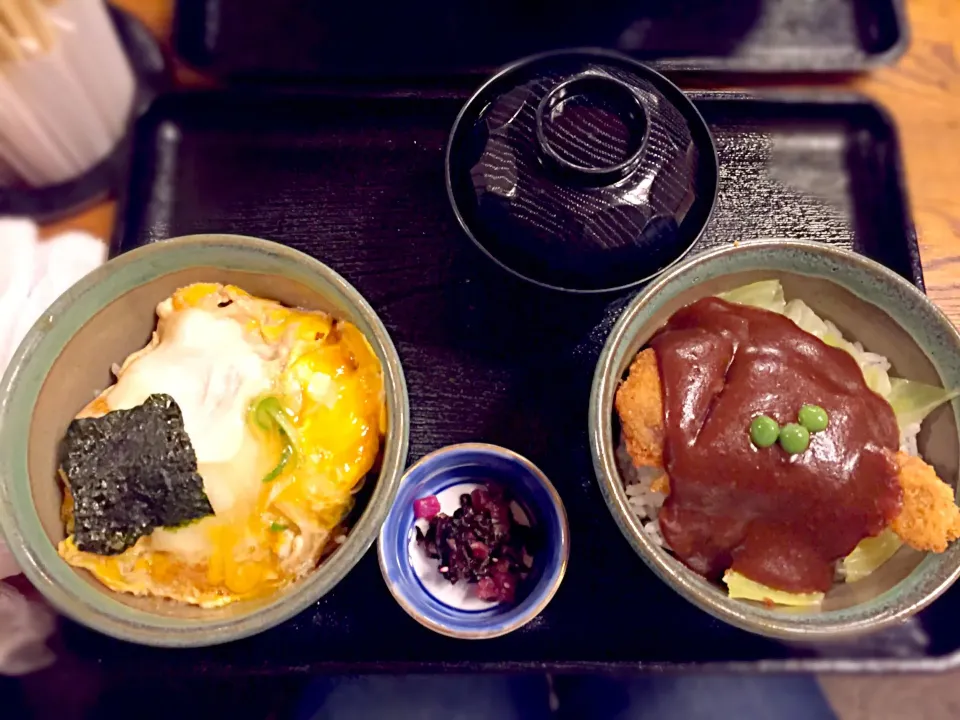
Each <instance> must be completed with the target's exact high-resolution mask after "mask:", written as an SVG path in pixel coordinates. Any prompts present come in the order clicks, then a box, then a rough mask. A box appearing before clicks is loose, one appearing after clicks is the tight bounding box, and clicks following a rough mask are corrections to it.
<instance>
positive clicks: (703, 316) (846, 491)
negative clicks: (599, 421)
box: [650, 297, 901, 592]
mask: <svg viewBox="0 0 960 720" xmlns="http://www.w3.org/2000/svg"><path fill="white" fill-rule="evenodd" d="M650 345H651V346H652V347H653V349H654V351H655V353H656V356H657V361H658V364H659V367H660V375H661V379H662V383H661V384H662V387H663V404H664V414H665V425H664V427H665V433H666V437H665V443H664V463H665V465H666V469H667V473H668V474H669V477H670V494H669V496H668V497H667V500H666V502H665V503H664V506H663V509H662V510H661V512H660V525H661V528H662V530H663V536H664V538H665V539H666V541H667V543H668V544H669V545H670V547H671V549H672V550H673V551H674V552H675V553H676V555H677V556H678V557H679V558H680V559H681V560H682V561H683V562H684V563H686V564H687V565H688V566H689V567H691V568H692V569H693V570H695V571H697V572H699V573H701V574H703V575H704V576H706V577H708V578H711V579H716V578H719V577H720V576H721V575H722V573H723V571H724V570H725V569H727V568H730V567H732V568H733V569H734V570H736V571H737V572H740V573H741V574H743V575H745V576H747V577H748V578H750V579H751V580H755V581H756V582H759V583H762V584H764V585H767V586H768V587H772V588H776V589H779V590H785V591H788V592H814V591H826V590H829V589H830V586H831V585H832V583H833V576H834V563H835V562H836V561H837V560H838V559H839V558H842V557H844V556H845V555H847V554H849V553H850V551H851V550H853V548H854V547H855V546H856V545H857V543H858V542H860V540H862V539H863V538H865V537H869V536H872V535H876V534H877V533H879V532H880V531H881V530H882V529H883V528H885V527H886V526H887V525H888V524H889V523H890V521H891V520H892V519H893V518H894V517H895V516H896V514H897V513H898V511H899V509H900V503H901V490H900V486H899V484H898V481H897V466H896V463H895V460H894V453H895V452H896V450H897V447H898V445H899V431H898V429H897V421H896V418H895V416H894V414H893V410H892V409H891V407H890V405H889V404H888V403H887V401H886V400H884V399H883V398H881V397H880V396H879V395H877V394H876V393H874V392H873V391H871V390H870V389H869V388H868V387H867V385H866V383H865V381H864V378H863V374H862V372H861V371H860V368H859V367H858V365H857V363H856V361H854V359H853V358H852V357H851V356H850V355H849V354H848V353H846V352H844V351H843V350H840V349H838V348H833V347H830V346H828V345H826V344H825V343H824V342H822V341H821V340H819V339H818V338H816V337H814V336H813V335H810V334H809V333H807V332H805V331H803V330H801V329H800V328H799V327H798V326H797V325H795V324H794V323H793V321H791V320H790V319H788V318H786V317H784V316H782V315H778V314H776V313H773V312H769V311H767V310H759V309H756V308H750V307H745V306H742V305H734V304H731V303H728V302H726V301H724V300H721V299H719V298H712V297H711V298H704V299H702V300H699V301H697V302H695V303H693V304H691V305H688V306H687V307H685V308H683V309H681V310H679V311H678V312H676V313H675V314H674V315H673V316H672V317H671V318H670V320H669V322H668V323H667V325H666V326H665V327H664V328H663V329H662V330H661V331H660V332H659V333H658V334H657V335H656V336H655V337H654V338H653V339H652V340H651V343H650ZM804 404H813V405H819V406H821V407H823V408H824V409H825V410H826V411H827V414H828V416H829V425H828V426H827V428H826V430H823V431H821V432H817V433H811V436H810V445H809V447H808V448H807V449H806V450H805V451H804V452H803V453H800V454H797V455H789V454H788V453H787V452H786V451H785V450H784V449H783V448H782V447H780V445H779V444H774V445H773V446H771V447H768V448H763V449H760V448H757V447H756V446H754V445H753V443H752V442H751V440H750V432H749V426H750V423H751V421H752V420H753V418H755V417H756V416H758V415H768V416H770V417H772V418H773V419H774V420H776V421H777V422H778V423H779V424H780V425H781V426H783V425H784V424H786V423H791V422H797V412H798V411H799V410H800V407H801V406H802V405H804Z"/></svg>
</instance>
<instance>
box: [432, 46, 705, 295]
mask: <svg viewBox="0 0 960 720" xmlns="http://www.w3.org/2000/svg"><path fill="white" fill-rule="evenodd" d="M576 55H583V56H590V57H593V58H595V59H597V60H603V59H606V60H608V61H615V62H618V63H622V64H625V65H627V66H629V67H631V68H633V70H634V71H635V72H637V73H638V74H640V75H642V76H643V77H645V78H647V79H650V78H653V79H655V80H656V81H657V82H658V83H662V84H663V86H664V88H666V90H667V91H669V92H671V93H673V94H675V95H677V97H678V98H679V99H680V101H681V102H682V103H683V104H684V105H685V106H686V109H687V111H688V112H689V113H690V115H689V117H690V119H692V120H695V121H696V122H697V123H698V127H697V130H700V131H702V132H703V133H704V136H705V137H706V139H707V141H708V142H707V145H708V146H709V150H710V151H709V153H708V154H707V153H705V154H706V155H707V157H706V159H707V160H708V161H709V162H710V163H712V165H711V174H712V180H713V193H712V196H711V197H710V198H709V202H710V206H709V208H708V209H707V213H706V215H705V216H704V218H703V222H702V223H701V225H700V227H699V228H698V229H697V231H696V232H695V233H693V235H692V236H691V239H690V242H688V243H687V246H686V247H685V248H684V249H683V250H682V251H681V252H680V253H679V254H678V255H677V256H676V257H675V258H674V259H673V260H672V261H670V263H668V264H667V265H666V266H665V267H664V268H662V269H661V270H658V271H657V272H655V273H652V274H650V275H647V276H645V277H641V278H638V279H636V280H632V281H630V282H628V283H623V284H620V285H614V286H610V287H603V288H573V287H565V286H563V285H553V284H551V283H547V282H543V281H541V280H536V279H534V278H532V277H529V276H528V275H524V274H523V273H521V272H519V271H518V270H515V269H514V268H512V267H510V266H509V265H508V264H506V263H505V262H503V261H502V260H500V259H499V258H498V257H496V256H495V255H494V254H493V253H492V252H490V250H488V249H487V247H486V246H485V245H484V244H483V243H481V242H480V240H479V239H477V237H476V235H475V234H474V232H473V230H472V229H471V228H470V223H469V222H468V221H467V219H466V217H464V215H463V213H462V212H461V211H460V204H459V203H458V202H457V198H456V196H455V193H454V188H453V176H452V174H451V165H452V162H451V160H452V156H453V146H454V140H455V139H456V137H457V135H458V134H459V133H460V132H461V127H462V125H463V122H464V119H465V118H466V117H467V116H468V115H469V114H470V112H471V111H472V109H473V106H474V105H475V104H476V103H477V102H478V100H479V99H480V98H481V97H483V95H484V93H486V92H487V90H488V89H489V88H490V87H492V86H493V85H495V84H496V83H498V82H500V81H501V80H502V79H503V78H504V77H506V76H508V75H510V73H513V72H516V71H517V70H520V69H522V68H523V67H525V66H527V65H532V64H534V63H538V62H541V61H543V60H549V59H551V58H555V57H572V56H576ZM703 149H704V150H705V149H706V148H703ZM443 180H444V185H445V187H446V191H447V202H449V203H450V208H451V209H452V210H453V214H454V216H455V217H456V219H457V224H458V225H459V226H460V229H461V230H462V231H463V234H464V235H466V236H467V238H469V240H470V242H471V243H473V245H474V246H475V247H476V248H477V249H478V250H480V252H481V253H483V254H484V255H485V256H486V257H487V258H489V259H490V260H491V261H493V262H494V263H495V264H496V265H497V266H498V267H499V268H501V269H502V270H505V271H506V272H508V273H510V274H511V275H512V276H513V277H515V278H519V279H520V280H523V281H524V282H528V283H532V284H533V285H536V286H538V287H541V288H546V289H548V290H555V291H558V292H564V293H571V294H574V295H600V294H603V293H616V292H621V291H623V290H628V289H630V288H633V287H637V286H638V285H642V284H643V283H646V282H649V281H650V280H652V279H653V278H656V277H659V276H661V275H663V273H665V272H667V271H668V270H670V269H671V268H673V267H676V266H677V265H678V264H680V263H681V262H683V259H684V258H685V257H686V256H687V255H688V254H689V253H690V251H691V250H692V249H693V248H694V246H695V245H696V244H697V243H698V242H699V240H700V238H701V237H703V233H704V232H705V231H706V229H707V226H708V225H709V224H710V220H711V219H712V218H713V215H714V213H715V212H716V209H717V202H718V200H719V198H720V156H719V154H718V151H717V141H716V139H715V138H714V137H713V132H712V131H711V130H710V126H709V125H708V124H707V121H706V119H705V118H704V117H703V114H702V113H701V112H700V109H699V108H698V107H697V105H696V103H694V101H693V99H692V98H691V97H690V95H689V94H688V93H686V92H684V91H683V90H682V89H681V88H680V86H679V85H677V84H676V83H675V82H673V81H672V80H670V78H668V77H667V76H666V75H664V74H663V73H661V72H659V71H657V70H654V69H653V68H652V67H650V66H649V65H647V64H645V63H642V62H640V61H639V60H637V59H636V58H632V57H630V56H629V55H626V54H624V53H621V52H618V51H616V50H608V49H605V48H600V47H589V46H586V47H572V48H566V49H560V50H547V51H545V52H540V53H535V54H533V55H527V56H525V57H522V58H519V59H517V60H514V61H513V62H510V63H508V64H506V65H503V66H501V67H500V68H498V69H497V70H496V71H494V73H493V74H492V75H491V76H490V77H488V78H487V79H486V80H484V82H483V84H482V85H480V87H478V88H477V89H476V90H475V91H474V92H473V93H471V94H470V97H469V98H467V100H465V101H464V103H463V105H462V106H461V107H460V110H459V111H458V112H457V117H456V119H455V120H454V121H453V125H452V126H451V127H450V133H449V134H448V135H447V143H446V147H445V148H444V152H443Z"/></svg>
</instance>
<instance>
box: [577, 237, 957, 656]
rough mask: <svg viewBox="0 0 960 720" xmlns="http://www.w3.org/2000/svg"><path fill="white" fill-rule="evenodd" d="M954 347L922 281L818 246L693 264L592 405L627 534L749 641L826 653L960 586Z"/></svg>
mask: <svg viewBox="0 0 960 720" xmlns="http://www.w3.org/2000/svg"><path fill="white" fill-rule="evenodd" d="M958 390H960V335H958V334H957V331H956V330H955V329H954V327H953V326H952V325H951V324H950V322H949V321H948V320H947V319H946V317H944V315H943V314H942V313H940V311H939V310H937V309H936V307H935V306H934V305H933V304H932V303H931V302H930V301H929V300H928V299H927V298H926V297H925V296H924V295H923V294H922V293H920V292H919V291H918V290H916V289H915V288H914V287H913V286H912V285H910V284H909V283H907V282H906V281H905V280H903V279H901V278H900V277H899V276H897V275H896V274H894V273H893V272H891V271H889V270H887V269H886V268H883V267H882V266H880V265H878V264H876V263H874V262H872V261H870V260H868V259H865V258H863V257H861V256H858V255H854V254H852V253H847V252H844V251H841V250H837V249H833V248H830V247H827V246H824V245H820V244H815V243H803V242H789V241H764V242H755V243H745V244H743V245H741V246H739V247H729V248H725V249H722V250H719V251H714V252H711V253H706V254H704V255H701V256H699V257H697V258H695V259H693V260H691V261H689V262H687V263H685V264H684V265H682V266H680V267H678V268H677V269H676V270H673V271H671V272H670V273H668V274H667V275H666V276H664V277H663V278H662V279H661V280H660V281H658V282H657V283H655V284H654V285H653V286H651V287H650V288H649V289H648V290H647V291H645V292H644V293H642V294H641V295H640V296H638V297H637V298H635V299H634V300H633V302H632V303H631V305H630V306H629V307H628V308H627V309H626V310H625V312H624V314H623V315H622V317H621V318H620V320H619V321H618V323H617V325H616V327H615V328H614V330H613V331H612V333H611V335H610V337H609V339H608V341H607V345H606V347H605V349H604V352H603V353H602V355H601V359H600V363H599V365H598V368H597V372H596V375H595V378H594V386H593V393H592V396H591V405H590V430H591V445H592V451H593V454H594V465H595V468H596V471H597V477H598V480H599V482H600V486H601V489H602V491H603V494H604V497H605V499H606V501H607V504H608V505H609V507H610V509H611V512H612V513H613V516H614V518H615V520H616V521H617V523H618V525H619V526H620V529H621V530H622V532H623V533H624V535H625V536H626V537H627V539H628V540H629V541H630V543H631V544H632V545H633V547H634V549H635V550H636V551H637V552H638V553H639V555H640V556H641V557H642V558H643V560H644V561H646V563H647V564H648V565H649V566H650V567H651V568H652V569H653V570H654V571H655V572H656V573H657V574H658V575H659V576H660V577H661V578H662V579H663V580H665V581H666V582H667V583H668V584H670V585H671V586H672V587H673V588H674V589H675V590H677V591H678V592H679V593H680V594H681V595H683V596H684V597H686V598H687V599H688V600H690V601H692V602H693V603H695V604H696V605H698V606H699V607H701V608H702V609H704V610H706V611H708V612H710V613H712V614H714V615H715V616H717V617H719V618H720V619H723V620H726V621H727V622H730V623H732V624H734V625H737V626H739V627H741V628H744V629H746V630H750V631H753V632H757V633H761V634H765V635H770V636H775V637H783V638H794V639H835V638H838V637H842V636H845V635H850V634H856V633H861V632H866V631H869V630H875V629H878V628H880V627H883V626H886V625H888V624H890V623H893V622H896V621H898V620H902V619H904V618H906V617H908V616H909V615H911V614H912V613H915V612H917V611H918V610H920V609H922V608H923V607H925V606H926V605H927V604H928V603H930V602H931V601H933V600H934V599H935V598H936V597H937V596H938V595H939V594H940V593H941V592H943V591H944V590H945V589H946V588H947V587H948V586H949V585H950V584H951V583H952V582H953V581H954V580H955V578H956V577H957V575H958V573H960V542H958V538H960V508H958V506H957V503H956V497H955V496H956V486H957V474H958V458H960V440H958V430H957V428H958V421H957V412H958V404H960V403H958V401H957V400H956V397H957V394H958V393H957V391H958Z"/></svg>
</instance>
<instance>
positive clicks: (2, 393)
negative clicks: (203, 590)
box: [0, 233, 410, 647]
mask: <svg viewBox="0 0 960 720" xmlns="http://www.w3.org/2000/svg"><path fill="white" fill-rule="evenodd" d="M171 253H174V254H173V255H171ZM178 253H179V254H178ZM170 258H175V259H170ZM231 258H232V259H233V261H231ZM164 260H166V263H167V264H165V263H164V262H163V261H164ZM244 263H245V264H244ZM260 265H263V266H264V269H259V270H258V269H257V268H258V267H259V266H260ZM199 267H210V268H211V269H224V268H227V269H233V270H239V271H241V272H250V273H257V272H261V273H264V274H268V275H269V274H274V275H279V276H281V277H283V276H284V275H286V277H287V278H288V279H292V280H297V281H299V282H301V283H303V284H309V281H310V280H311V279H320V280H323V282H325V283H327V284H329V285H330V286H332V288H333V289H334V291H335V292H336V293H339V296H340V298H341V299H342V300H343V301H345V303H346V305H347V306H349V307H351V308H352V310H353V311H354V312H356V313H357V316H358V318H359V319H361V320H362V321H363V322H364V323H365V324H367V325H368V326H369V327H370V329H371V331H372V332H371V333H366V332H365V333H364V335H365V336H367V340H368V342H370V344H371V346H372V347H373V348H374V350H375V351H376V352H378V354H379V355H381V356H382V361H383V362H382V365H383V377H384V389H385V402H386V405H387V408H388V410H389V411H392V415H391V417H390V426H389V428H388V431H387V434H386V437H385V440H384V456H383V462H382V466H381V469H380V474H379V477H378V480H377V485H376V488H375V490H374V492H373V494H372V496H371V498H370V500H369V501H368V503H367V506H366V508H365V509H364V511H363V513H362V514H361V515H360V517H359V518H358V520H357V522H356V523H355V524H354V525H353V527H352V528H351V532H349V533H348V534H347V539H346V540H345V541H344V543H343V545H342V546H341V547H340V549H339V550H338V551H337V552H336V553H335V554H334V555H333V556H331V557H329V558H327V559H326V560H324V562H323V563H322V564H321V565H320V566H319V568H318V570H315V571H313V572H312V573H310V574H309V575H307V576H306V577H305V578H303V579H301V580H300V581H298V583H297V584H296V585H295V586H294V587H293V588H292V589H291V590H288V591H286V592H283V591H281V592H279V593H277V595H276V597H275V598H274V599H272V600H271V601H269V602H267V603H265V604H264V605H262V606H260V607H257V608H255V609H253V610H252V611H250V612H248V613H243V614H239V615H237V616H235V617H228V618H224V619H217V620H209V619H203V618H197V619H195V618H174V617H170V616H166V615H162V614H159V613H153V612H149V611H146V610H141V609H138V608H132V607H130V606H127V605H125V604H123V603H121V602H119V601H118V600H115V599H113V598H110V597H109V596H107V595H105V594H104V593H103V591H102V590H100V589H99V588H97V587H94V586H93V585H92V584H91V585H90V586H89V588H84V587H82V586H78V585H76V584H75V583H73V582H71V581H70V580H68V581H67V585H69V586H70V587H68V586H65V584H64V583H62V582H61V578H58V577H57V576H58V575H60V574H63V576H64V577H68V576H67V575H66V574H65V573H64V570H69V571H71V572H73V571H74V570H75V569H74V568H72V567H70V566H69V565H67V564H66V562H65V561H63V560H62V558H60V556H59V554H57V552H56V548H55V546H53V545H52V544H51V545H50V547H49V548H40V547H34V546H33V545H32V544H31V543H30V542H29V541H28V540H27V534H28V532H27V531H28V530H29V531H30V532H32V533H36V531H37V529H38V528H39V531H40V533H41V537H43V539H44V540H46V533H45V532H44V531H43V529H42V526H41V525H40V520H39V516H38V514H37V511H36V508H35V507H34V505H33V497H32V490H31V487H30V479H29V471H28V470H27V452H28V448H27V442H26V439H27V438H28V437H29V427H30V425H31V424H32V413H33V404H34V402H35V400H36V398H37V396H38V394H39V392H40V389H41V387H42V385H43V382H44V381H45V379H46V377H47V374H48V372H49V370H50V367H51V366H52V364H53V362H54V361H55V360H56V358H57V357H59V355H60V353H61V352H62V350H63V348H64V347H65V345H66V344H67V343H68V342H69V341H70V340H71V339H72V338H73V337H74V336H75V334H76V333H77V332H78V331H79V329H80V328H82V327H83V325H85V324H86V322H87V321H89V320H90V318H92V317H93V316H95V315H96V314H97V313H99V312H101V311H102V310H103V309H104V307H106V306H107V305H109V304H111V303H114V302H117V301H118V299H119V298H121V297H122V296H123V295H124V294H125V293H127V292H129V291H131V290H133V289H135V288H138V287H142V286H143V285H144V284H147V283H150V282H153V281H155V280H157V279H158V278H161V277H163V276H165V275H169V274H172V273H175V272H180V271H183V270H187V269H191V268H199ZM287 273H289V274H287ZM98 291H99V292H101V293H106V294H107V297H106V298H105V299H97V297H96V295H94V296H93V297H91V293H97V292H98ZM64 315H67V321H69V322H70V323H71V325H70V327H69V328H67V329H64V330H61V331H60V332H59V333H57V329H58V328H57V323H58V320H59V321H63V322H66V321H64ZM50 336H53V337H52V338H50ZM46 343H50V344H51V345H50V346H49V347H46V346H45V344H46ZM38 349H41V350H46V351H47V354H48V355H49V354H50V351H51V350H52V353H53V356H52V357H42V356H41V357H38V356H37V352H38ZM37 360H40V361H41V362H40V363H38V362H36V361H37ZM31 365H33V366H34V370H33V371H32V372H31V369H30V366H31ZM38 365H42V366H43V367H38ZM409 415H410V408H409V399H408V395H407V387H406V381H405V378H404V374H403V368H402V366H401V363H400V358H399V355H398V353H397V350H396V347H395V346H394V344H393V341H392V340H391V338H390V336H389V334H388V333H387V330H386V328H385V327H384V325H383V323H382V321H381V320H380V318H379V316H378V315H377V314H376V312H375V311H374V310H373V308H372V307H371V306H370V304H369V303H368V302H367V301H366V300H365V299H364V298H363V296H361V295H360V293H359V292H358V291H357V290H356V289H355V288H354V287H353V286H352V285H351V284H350V283H348V282H347V281H346V280H345V279H344V278H343V277H342V276H340V275H339V274H338V273H337V272H336V271H335V270H333V269H332V268H330V267H329V266H327V265H325V264H324V263H322V262H320V261H319V260H316V259H315V258H313V257H310V256H309V255H306V254H305V253H302V252H300V251H298V250H294V249H292V248H289V247H287V246H285V245H281V244H279V243H276V242H273V241H270V240H264V239H261V238H255V237H250V236H244V235H233V234H221V233H211V234H198V235H188V236H182V237H176V238H171V239H169V240H163V241H159V242H154V243H151V244H149V245H145V246H143V247H141V248H137V249H135V250H132V251H130V252H128V253H124V254H123V255H120V256H118V257H116V258H114V259H112V260H110V261H108V262H107V263H104V264H103V265H101V266H100V267H99V268H97V269H96V270H94V271H93V272H91V273H90V274H88V275H86V276H85V277H84V278H82V279H81V280H79V281H78V282H77V283H75V284H74V285H73V286H72V287H71V288H70V289H68V290H67V291H66V292H65V293H63V294H62V295H61V296H60V297H59V298H58V299H57V300H56V301H55V302H54V303H53V304H52V305H51V306H50V307H49V308H48V309H47V310H46V311H45V312H44V313H43V314H42V315H41V316H40V318H39V319H38V320H37V322H36V323H35V324H34V325H33V326H32V327H31V328H30V330H29V331H28V333H27V335H26V336H25V338H24V339H23V341H22V342H21V344H20V345H19V347H18V348H17V350H16V352H15V353H14V355H13V357H12V358H11V361H10V364H9V366H8V368H7V370H6V372H5V374H4V376H3V380H2V382H0V532H2V535H3V536H4V537H5V538H6V541H7V545H8V546H9V548H10V551H11V553H12V554H13V556H14V558H15V560H16V561H17V564H18V565H19V566H20V568H21V570H22V571H23V573H24V575H26V577H27V579H28V580H30V582H31V583H32V584H33V585H34V587H36V588H37V589H38V590H39V591H40V592H41V593H42V594H43V595H44V596H45V597H46V598H47V600H48V601H49V602H50V603H51V604H52V605H53V606H54V607H55V608H56V609H57V610H59V611H60V612H62V613H63V614H65V615H67V616H69V617H71V618H72V619H74V620H76V621H77V622H79V623H81V624H83V625H86V626H88V627H90V628H92V629H94V630H97V631H99V632H102V633H104V634H106V635H110V636H112V637H115V638H118V639H120V640H126V641H131V642H137V643H141V644H144V645H152V646H157V647H201V646H207V645H215V644H219V643H223V642H230V641H233V640H238V639H240V638H243V637H248V636H250V635H253V634H256V633H259V632H261V631H263V630H266V629H268V628H271V627H273V626H275V625H277V624H279V623H281V622H283V621H285V620H288V619H289V618H291V617H293V616H294V615H296V614H297V613H299V612H301V611H303V610H304V609H306V608H307V607H309V606H310V605H312V604H313V603H315V602H316V601H317V600H318V599H319V598H321V597H322V596H323V595H324V594H326V593H327V592H328V591H329V590H331V589H332V588H333V587H334V586H335V585H336V584H337V583H338V582H340V580H342V579H343V577H344V576H346V574H347V573H348V572H349V571H350V570H352V569H353V567H354V566H355V565H356V563H357V562H359V560H360V558H361V557H362V556H363V555H364V554H365V553H366V551H367V550H368V549H369V548H370V545H371V544H372V543H373V541H374V539H375V538H376V535H377V530H378V528H379V525H380V524H381V523H382V521H383V519H384V518H385V517H386V514H387V512H388V511H389V509H390V506H391V505H392V503H393V499H394V497H395V496H396V491H397V488H398V487H399V483H400V476H401V474H402V471H403V466H404V464H405V463H406V456H407V448H408V444H409V432H410V418H409ZM23 418H26V420H24V419H23ZM18 486H19V490H18V489H17V488H18ZM24 493H26V495H27V498H28V499H27V500H24V499H23V498H22V497H20V496H22V495H23V494H24ZM14 495H17V496H18V498H17V501H16V502H15V500H14ZM18 503H19V504H21V505H22V506H23V507H22V509H18V507H17V505H18ZM51 551H52V553H53V555H51V554H50V553H51ZM54 563H62V567H60V566H59V565H55V564H54ZM320 569H326V570H325V572H319V570H320ZM76 580H77V581H78V582H79V583H82V585H83V586H86V585H88V583H87V582H86V581H85V580H84V579H83V578H80V577H77V578H76Z"/></svg>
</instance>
